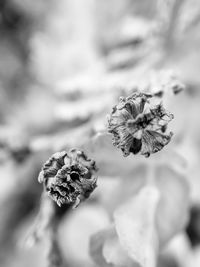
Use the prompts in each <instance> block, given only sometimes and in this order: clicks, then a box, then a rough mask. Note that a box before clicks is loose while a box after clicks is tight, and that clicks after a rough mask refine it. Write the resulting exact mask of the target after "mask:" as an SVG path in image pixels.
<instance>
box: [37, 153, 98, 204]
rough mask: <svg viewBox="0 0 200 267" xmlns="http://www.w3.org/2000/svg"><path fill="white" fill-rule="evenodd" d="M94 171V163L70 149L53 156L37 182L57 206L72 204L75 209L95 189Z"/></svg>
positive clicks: (82, 154) (45, 165) (95, 169)
mask: <svg viewBox="0 0 200 267" xmlns="http://www.w3.org/2000/svg"><path fill="white" fill-rule="evenodd" d="M96 171H97V168H96V165H95V161H93V160H91V159H88V157H87V156H86V155H85V153H84V152H83V151H79V150H76V149H71V150H70V151H69V152H66V151H62V152H58V153H55V154H53V155H52V156H51V157H50V159H49V160H48V161H47V162H46V163H45V164H44V165H43V168H42V170H41V172H40V174H39V177H38V180H39V182H40V183H41V182H43V183H44V188H45V190H46V191H47V192H48V194H49V196H50V197H51V198H52V199H53V200H54V201H56V202H57V204H58V205H59V206H61V205H62V204H70V203H72V204H74V207H77V206H78V205H79V203H80V202H81V201H83V200H85V199H86V198H88V197H89V195H90V194H91V193H92V191H93V190H94V189H95V187H96V181H97V178H96V177H95V176H94V173H95V172H96Z"/></svg>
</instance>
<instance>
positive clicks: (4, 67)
mask: <svg viewBox="0 0 200 267" xmlns="http://www.w3.org/2000/svg"><path fill="white" fill-rule="evenodd" d="M199 46H200V2H199V1H198V0H151V1H149V0H117V1H116V0H101V1H98V0H84V1H78V0H59V1H57V0H49V1H45V0H35V1H31V0H1V1H0V266H2V267H18V266H20V267H23V266H30V267H31V266H38V267H40V266H41V267H42V266H61V265H56V264H54V265H53V264H52V263H49V262H48V259H47V256H46V252H45V251H46V247H47V244H46V243H45V237H44V238H42V240H41V241H40V242H39V243H38V244H36V245H35V246H31V247H30V248H28V246H27V239H28V236H29V235H30V233H31V232H32V230H33V228H34V225H35V223H34V222H35V218H37V214H38V212H39V210H40V207H41V201H40V199H41V194H42V186H41V185H40V184H39V183H38V181H37V176H38V173H39V171H40V169H41V167H42V164H43V163H44V162H45V161H46V160H47V159H48V157H49V156H50V155H51V154H52V153H54V152H56V151H60V150H62V149H68V148H70V147H74V146H75V147H83V146H85V147H86V150H88V153H89V155H92V156H93V157H94V158H95V159H96V161H97V165H99V167H101V168H100V172H99V182H98V185H99V186H98V189H96V190H95V192H94V195H93V196H92V198H91V200H88V201H86V202H85V203H84V204H82V205H81V206H80V208H78V209H77V210H75V211H72V212H70V211H69V210H68V209H66V210H65V211H64V212H63V214H64V215H63V216H61V218H60V217H59V218H60V219H59V220H60V226H59V233H58V242H59V246H60V250H61V254H62V258H63V261H64V263H63V264H64V265H63V266H70V267H71V266H72V267H73V266H76V267H78V266H87V267H89V266H98V265H99V266H121V267H122V266H124V267H127V266H133V267H134V266H143V267H145V266H148V265H142V263H140V264H139V265H137V264H136V263H134V262H133V261H132V260H130V259H129V256H127V255H125V256H124V254H123V253H122V254H123V255H122V256H119V257H118V256H117V255H121V254H120V253H119V251H121V250H119V248H118V247H116V246H115V245H113V243H112V242H114V241H113V240H112V242H110V243H109V242H107V243H106V244H104V243H105V242H104V241H105V240H104V238H103V239H102V235H100V237H98V236H97V241H96V242H97V243H98V242H99V240H100V245H97V246H98V248H95V249H94V250H95V251H93V250H92V249H91V247H90V249H89V246H93V245H94V244H93V243H91V241H90V238H91V236H92V235H93V234H95V233H98V232H99V231H100V230H102V229H107V228H109V227H110V226H111V225H113V224H115V220H114V219H113V213H114V211H115V210H116V209H117V207H118V206H119V205H120V204H121V203H123V202H124V201H125V200H127V198H128V196H130V197H131V196H133V195H135V194H136V192H138V190H139V188H140V189H141V188H142V187H143V186H144V184H145V183H146V181H147V180H148V176H149V165H151V164H152V165H153V166H154V175H155V176H156V177H159V179H160V180H159V186H158V188H159V190H160V192H161V195H164V196H165V197H164V198H163V199H164V200H163V202H162V204H161V206H162V205H163V206H162V207H165V208H166V210H167V211H166V214H167V215H166V218H167V219H166V221H163V220H162V219H160V220H159V222H158V224H159V227H160V228H159V229H162V230H161V231H158V236H159V240H161V241H160V243H159V245H158V248H157V249H156V252H155V251H154V252H155V255H156V256H155V255H154V256H155V258H156V265H157V266H158V267H168V266H169V267H193V266H194V267H197V266H199V264H200V177H199V175H200V166H199V160H200V121H199V114H200V91H199V86H200V75H199V71H200V51H199ZM180 88H181V90H180V91H182V88H184V90H183V91H182V92H180V94H178V93H179V89H180ZM135 90H140V91H145V92H151V93H152V92H153V93H159V92H161V91H162V92H164V98H163V102H164V103H165V105H166V107H167V109H168V110H169V111H170V112H172V113H174V115H175V119H174V120H173V122H172V123H171V129H172V131H173V132H174V137H173V140H172V142H171V143H170V144H169V146H167V147H166V148H165V149H164V150H163V151H161V152H159V153H158V154H159V155H158V156H157V155H155V156H154V155H153V156H152V158H153V159H152V161H151V159H148V164H147V161H146V159H145V160H144V159H139V158H137V159H136V160H134V157H132V156H131V157H130V158H128V159H127V160H125V159H123V158H122V155H121V154H118V153H117V152H116V151H115V148H112V145H111V144H110V142H108V143H107V140H104V138H102V139H101V138H96V137H95V136H96V133H99V132H100V133H102V132H104V131H106V115H107V114H109V113H110V112H111V110H112V107H113V105H115V104H116V103H117V101H118V98H119V96H121V95H125V96H126V95H128V94H130V93H131V92H134V91H135ZM168 147H169V151H168V154H167V152H166V151H167V150H168ZM160 160H162V162H160ZM116 162H117V163H116ZM157 165H159V166H157ZM160 166H162V171H161V173H160V172H159V171H160V169H159V168H160ZM163 166H164V167H163ZM169 169H170V170H172V169H173V171H169ZM133 176H134V178H133ZM163 177H164V178H163ZM177 177H178V178H177ZM122 178H123V179H125V182H122ZM162 178H163V179H162ZM166 181H169V184H165V183H167V182H166ZM174 181H176V182H174ZM128 188H131V189H130V190H129V189H128ZM165 188H167V189H166V190H167V191H165ZM124 195H126V197H124ZM170 199H171V200H170ZM170 201H172V203H171V202H170ZM169 202H170V204H169ZM172 207H174V209H173V208H172ZM160 209H161V208H160ZM44 213H45V212H44ZM158 213H159V211H158ZM133 214H134V210H133ZM136 214H137V212H136ZM136 216H137V215H136ZM158 217H159V214H158ZM161 217H162V216H161ZM168 220H169V221H168ZM165 231H166V232H165ZM163 235H164V236H163ZM166 236H167V237H166ZM163 239H164V240H165V241H166V242H164V241H163V243H162V240H163ZM94 240H96V239H94ZM94 240H93V242H94ZM89 244H90V245H89ZM91 244H92V245H91ZM95 244H96V243H95ZM98 244H99V243H98ZM113 248H114V251H113V250H112V249H113ZM89 251H90V252H89ZM102 251H103V252H102ZM91 254H92V255H91ZM152 257H153V256H152ZM92 258H93V260H92ZM51 264H52V265H51ZM152 266H153V265H152Z"/></svg>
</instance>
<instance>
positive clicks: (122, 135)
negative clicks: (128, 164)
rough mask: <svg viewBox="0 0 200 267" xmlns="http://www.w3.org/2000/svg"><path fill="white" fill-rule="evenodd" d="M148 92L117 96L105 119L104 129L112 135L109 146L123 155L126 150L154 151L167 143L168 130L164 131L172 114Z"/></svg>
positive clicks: (144, 153) (170, 134)
mask: <svg viewBox="0 0 200 267" xmlns="http://www.w3.org/2000/svg"><path fill="white" fill-rule="evenodd" d="M153 100H154V99H153V97H152V95H151V94H144V93H134V94H133V95H131V96H129V97H126V98H125V97H120V102H119V104H118V105H116V106H115V107H114V108H113V111H112V113H111V115H110V117H109V119H108V131H109V132H110V133H112V134H113V145H115V146H117V147H118V148H120V149H121V150H122V152H123V155H124V156H128V155H129V154H130V153H133V154H137V153H139V152H140V154H142V155H144V156H145V157H149V156H150V154H152V153H156V152H158V151H159V150H161V149H162V148H163V147H164V146H165V145H167V144H168V143H169V141H170V140H171V137H172V132H170V133H168V134H167V133H166V130H167V125H168V123H169V122H170V121H171V120H172V119H173V115H172V114H171V113H169V112H167V111H166V110H165V109H164V108H163V106H162V104H161V103H159V104H155V103H153Z"/></svg>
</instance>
